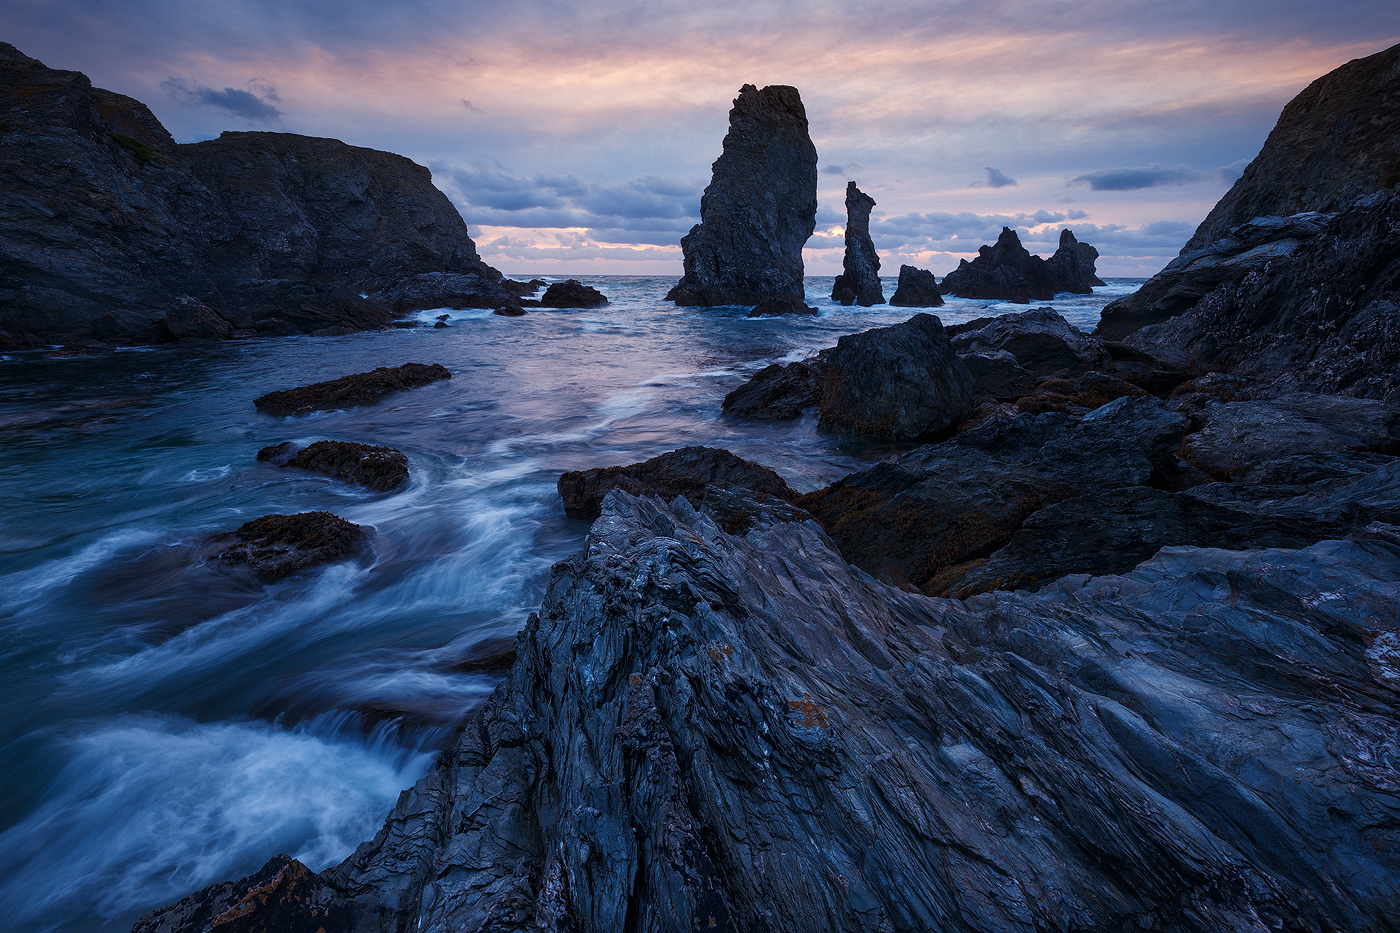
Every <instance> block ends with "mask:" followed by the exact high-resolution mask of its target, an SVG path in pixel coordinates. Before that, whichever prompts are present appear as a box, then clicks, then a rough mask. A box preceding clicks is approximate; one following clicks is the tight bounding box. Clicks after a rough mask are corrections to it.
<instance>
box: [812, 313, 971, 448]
mask: <svg viewBox="0 0 1400 933" xmlns="http://www.w3.org/2000/svg"><path fill="white" fill-rule="evenodd" d="M822 362H823V363H824V368H823V376H822V397H821V402H820V406H819V411H820V415H819V418H818V422H817V423H818V425H819V426H820V427H821V428H824V429H826V430H830V431H838V432H842V433H847V434H855V435H858V436H861V437H870V438H879V439H882V440H892V441H912V440H918V439H921V438H931V437H934V436H937V435H938V434H940V433H942V432H944V431H946V430H948V429H949V428H951V427H953V426H954V425H956V424H957V423H958V422H960V421H962V420H963V419H964V418H966V417H967V416H968V415H969V414H970V413H971V411H972V399H973V395H974V391H975V383H974V382H973V379H972V375H971V374H970V373H969V372H968V371H967V367H966V366H964V365H963V363H962V361H961V360H959V359H958V357H957V355H956V354H955V353H954V351H953V346H952V344H951V343H949V341H948V338H947V336H946V335H945V334H944V333H943V325H942V323H941V322H940V321H939V320H938V318H936V317H934V316H933V315H931V314H916V315H914V316H913V317H912V318H910V319H909V320H907V321H905V322H904V323H903V324H896V325H894V326H893V327H877V328H875V329H873V330H868V331H865V332H864V333H860V334H848V335H846V336H845V337H842V338H841V339H840V340H838V341H837V343H836V346H835V347H834V348H833V349H831V350H828V351H826V353H825V354H823V360H822Z"/></svg>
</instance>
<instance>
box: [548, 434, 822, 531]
mask: <svg viewBox="0 0 1400 933" xmlns="http://www.w3.org/2000/svg"><path fill="white" fill-rule="evenodd" d="M712 484H722V485H725V486H732V487H740V488H744V489H748V490H751V491H752V492H754V493H758V494H761V495H765V496H771V497H773V498H776V499H779V500H784V501H786V500H791V499H793V498H795V497H796V495H797V494H796V493H794V492H793V491H792V490H791V489H789V488H788V484H787V482H786V481H784V480H783V478H782V477H781V476H779V475H778V474H777V473H774V472H773V471H772V470H770V469H768V468H767V467H765V466H761V465H759V464H757V463H753V462H752V461H749V460H745V459H743V458H742V457H736V456H735V455H734V454H732V453H730V452H729V451H727V450H721V449H719V448H716V447H682V448H680V449H679V450H672V451H669V452H667V453H664V454H661V455H660V456H657V457H652V458H651V459H650V460H644V461H642V462H641V463H633V464H630V465H628V466H611V467H595V468H594V469H591V470H572V471H570V472H568V473H564V474H562V475H560V477H559V482H558V487H559V498H560V499H562V500H563V502H564V514H565V515H567V516H569V517H570V518H587V519H592V518H597V517H598V514H599V510H600V509H601V508H602V503H603V498H604V497H605V496H606V495H607V494H608V493H609V492H611V491H612V490H614V489H622V490H625V491H626V492H629V493H631V494H632V495H635V496H660V497H661V498H663V499H665V500H666V501H668V502H669V501H670V500H672V499H674V498H676V497H677V496H684V497H685V498H687V499H689V500H690V501H691V504H693V505H695V506H700V505H701V503H702V500H703V499H704V497H705V495H706V490H707V487H709V486H711V485H712Z"/></svg>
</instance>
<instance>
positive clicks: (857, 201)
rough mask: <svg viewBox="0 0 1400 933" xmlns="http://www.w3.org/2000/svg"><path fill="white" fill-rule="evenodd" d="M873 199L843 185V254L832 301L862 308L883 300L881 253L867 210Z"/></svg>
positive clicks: (853, 184) (850, 184) (849, 185)
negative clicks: (844, 247) (844, 242)
mask: <svg viewBox="0 0 1400 933" xmlns="http://www.w3.org/2000/svg"><path fill="white" fill-rule="evenodd" d="M874 208H875V199H874V198H872V197H871V196H870V195H868V194H866V193H865V192H864V191H861V190H860V189H859V188H857V187H856V183H855V182H853V181H852V182H848V183H847V184H846V254H845V256H844V257H842V260H841V268H842V272H841V274H840V275H838V276H837V277H836V282H835V284H834V285H833V286H832V289H831V300H832V301H839V302H841V303H842V304H843V305H851V304H857V305H860V306H861V307H862V308H868V307H870V306H871V305H882V304H884V303H885V293H884V290H883V289H882V288H881V286H880V256H879V254H877V253H876V252H875V244H874V242H873V241H871V239H870V212H871V211H872V210H873V209H874Z"/></svg>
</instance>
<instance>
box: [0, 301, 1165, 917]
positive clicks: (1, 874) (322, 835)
mask: <svg viewBox="0 0 1400 933" xmlns="http://www.w3.org/2000/svg"><path fill="white" fill-rule="evenodd" d="M583 281H585V282H587V283H588V284H591V285H594V286H595V287H598V288H600V289H601V290H603V291H604V292H605V293H606V294H607V295H608V296H609V298H610V300H611V302H612V303H611V304H610V305H609V306H607V307H605V308H600V309H591V310H578V311H548V310H545V311H539V310H537V311H534V312H532V313H530V314H528V315H526V316H525V317H521V318H504V317H499V316H497V315H494V314H492V313H490V312H489V311H485V312H483V311H454V312H449V313H450V315H451V317H450V326H449V327H446V328H431V327H424V328H419V329H413V330H390V331H385V332H382V333H371V334H354V335H351V336H347V337H337V338H310V337H304V338H282V339H276V340H265V341H250V342H240V343H228V344H222V345H214V346H205V347H187V346H180V347H169V348H161V349H153V350H132V351H122V352H119V353H117V354H115V355H112V356H109V357H104V358H85V359H71V360H47V359H38V358H35V357H34V356H32V355H30V356H25V357H24V358H20V357H18V356H17V357H14V358H7V359H4V360H0V438H3V445H0V495H2V496H3V498H4V501H5V502H7V503H8V504H9V507H8V508H7V509H6V514H5V518H4V521H3V523H0V802H3V806H2V807H0V814H3V816H2V817H0V917H5V918H7V919H8V927H7V928H8V929H16V930H65V931H77V930H125V929H128V928H129V927H130V924H131V923H132V921H133V920H134V919H135V918H136V917H137V916H139V915H140V914H141V913H143V912H144V911H146V910H148V909H150V908H151V907H154V906H157V905H160V904H163V903H166V902H168V901H170V900H173V899H176V898H179V897H181V896H183V895H185V894H187V893H189V892H190V891H192V890H194V889H196V888H198V887H201V886H203V885H205V884H208V883H210V882H213V881H217V880H220V879H224V878H231V877H237V876H239V875H242V874H246V873H247V872H249V871H252V870H253V869H255V868H257V867H258V866H259V865H261V864H262V863H263V862H264V861H265V860H266V859H267V858H269V857H270V856H272V855H273V854H276V853H277V852H287V853H289V854H292V855H295V856H296V857H298V858H300V859H302V860H303V861H305V862H306V863H307V864H308V865H310V866H311V867H312V868H313V869H321V868H325V867H327V866H329V865H332V864H334V863H336V862H337V861H339V860H340V859H342V858H344V857H345V856H346V855H348V854H349V853H350V851H352V850H353V848H354V847H355V845H356V844H358V843H359V842H360V841H361V840H363V839H367V838H369V837H370V836H372V835H373V833H374V832H375V831H376V830H377V828H378V826H379V824H380V822H381V820H382V819H383V817H384V815H385V813H386V812H387V811H388V809H389V808H390V807H391V806H392V805H393V802H394V800H395V798H396V797H397V794H398V792H399V791H400V790H401V789H403V788H405V787H407V786H409V785H410V784H412V783H413V781H414V780H416V779H417V778H418V777H419V776H421V775H422V774H423V773H424V772H425V771H426V770H427V768H428V766H429V765H430V763H431V760H432V756H433V754H434V753H435V752H436V751H437V749H439V748H440V747H442V745H443V744H445V743H446V742H447V741H448V740H449V739H450V737H451V733H452V729H453V727H454V725H455V724H456V723H458V722H460V720H461V718H462V716H463V714H464V713H465V712H467V711H469V710H470V709H472V708H473V707H475V706H476V705H478V704H480V703H481V702H482V701H483V700H484V698H485V697H486V696H487V694H489V692H490V691H491V689H492V688H493V686H494V684H495V682H496V678H494V677H490V676H486V675H482V674H466V673H460V672H457V671H454V666H455V665H457V664H458V663H459V662H460V661H461V660H462V659H464V658H466V657H469V656H471V654H472V651H473V648H474V647H476V646H479V645H481V644H482V643H484V642H488V641H490V640H492V639H500V638H503V637H509V636H510V635H511V634H512V633H514V632H515V631H516V630H517V629H518V628H519V627H520V625H521V624H522V622H523V621H524V619H525V617H526V616H527V615H528V613H529V612H530V611H531V609H533V608H534V607H535V606H536V605H537V604H538V603H539V600H540V598H541V596H542V594H543V592H544V588H545V585H546V584H547V582H548V575H549V568H550V566H551V565H552V564H553V563H554V562H555V561H558V560H560V559H563V558H564V557H567V556H568V555H569V554H571V553H572V552H573V551H575V550H576V549H577V548H578V547H579V545H580V544H581V542H582V539H583V536H584V534H585V532H586V531H587V525H586V524H585V523H583V522H576V521H571V520H569V519H566V518H565V517H564V515H563V510H562V507H561V506H560V504H559V501H558V497H557V495H556V493H555V488H554V484H555V480H556V479H557V477H558V475H559V473H560V472H562V471H564V470H571V469H580V468H584V467H591V466H604V465H609V464H615V463H631V462H634V461H637V460H641V459H645V458H647V457H650V456H654V455H655V454H658V453H661V452H663V451H666V450H671V449H674V448H676V447H680V446H683V445H686V444H708V445H713V446H720V447H726V448H728V449H730V450H732V451H734V452H735V453H737V454H739V455H740V456H742V457H746V458H749V459H752V460H756V461H759V462H761V463H764V464H767V465H769V466H771V467H773V468H774V469H776V470H777V471H778V472H779V473H782V474H783V475H784V477H785V478H786V479H787V480H788V482H789V484H791V485H792V486H793V487H794V488H796V489H799V490H809V489H815V488H818V487H820V486H822V485H825V484H826V483H828V482H831V481H832V480H834V479H836V478H838V477H839V476H842V475H844V474H846V473H848V472H850V471H852V470H855V469H859V468H861V467H862V466H864V465H865V464H867V463H869V462H871V461H873V460H877V459H879V458H881V457H884V456H888V455H889V454H890V453H892V452H894V451H895V448H890V447H884V446H880V445H861V444H849V443H842V442H839V441H838V440H836V439H833V438H830V437H827V436H824V435H821V434H818V433H817V431H816V427H815V422H814V420H813V419H812V418H807V419H804V420H802V421H800V422H794V423H789V424H779V425H771V424H768V425H746V424H743V423H740V422H731V421H728V420H726V419H724V418H722V417H721V416H720V401H721V399H723V397H724V395H725V393H726V392H728V391H729V390H731V389H733V388H734V387H735V386H737V385H738V384H740V383H741V382H742V381H743V380H744V379H745V378H746V377H747V376H748V375H750V374H751V373H753V372H754V371H756V370H757V369H759V368H761V367H762V366H765V365H767V364H768V363H771V362H774V361H777V360H782V361H787V360H796V359H802V358H804V357H806V356H809V355H811V354H812V353H814V352H816V351H817V350H819V349H822V348H823V347H827V346H831V345H832V344H834V343H835V342H836V339H837V338H838V337H839V336H841V335H842V334H847V333H853V332H856V331H861V330H865V329H866V328H869V327H878V326H885V325H889V324H893V323H897V322H899V321H903V320H906V319H907V318H908V317H910V316H911V315H912V314H914V313H916V309H904V308H890V307H889V306H880V307H877V308H870V309H864V308H842V307H840V306H839V305H833V304H832V303H831V302H830V301H828V300H826V299H825V295H826V294H829V293H830V289H831V281H832V280H831V278H830V277H825V278H822V277H812V278H810V279H809V280H808V292H809V297H808V302H809V303H810V304H813V305H815V306H817V307H818V308H820V309H821V313H820V314H819V315H817V316H816V317H810V318H809V317H802V318H796V317H789V318H781V319H773V318H765V319H757V320H749V319H747V318H745V317H744V314H745V311H746V309H741V308H727V309H709V310H703V311H701V310H695V309H678V308H675V307H674V306H672V305H669V304H667V303H665V302H663V301H661V300H660V299H661V296H663V295H664V294H665V292H666V290H667V289H668V288H669V287H670V286H671V285H672V284H674V279H673V278H657V277H633V276H595V277H586V278H584V279H583ZM1141 281H1142V280H1140V279H1116V280H1111V281H1110V282H1109V285H1108V287H1106V288H1102V289H1099V290H1097V293H1096V294H1095V295H1093V296H1087V297H1080V296H1068V295H1066V296H1062V298H1061V299H1060V300H1057V301H1055V302H1053V303H1052V304H1053V305H1054V306H1055V307H1056V308H1057V309H1059V310H1060V311H1061V312H1062V313H1063V314H1064V315H1065V316H1066V317H1067V318H1068V319H1069V320H1070V321H1071V322H1072V323H1074V324H1076V325H1078V326H1080V327H1082V328H1084V329H1089V328H1092V326H1093V325H1094V324H1095V323H1096V322H1097V320H1098V313H1099V309H1100V308H1101V307H1102V306H1103V305H1104V304H1106V303H1107V302H1108V301H1109V300H1111V299H1112V298H1114V297H1117V296H1119V295H1123V294H1128V293H1130V292H1132V291H1133V290H1134V289H1136V288H1137V286H1138V285H1139V284H1140V283H1141ZM893 290H894V280H893V279H888V280H886V286H885V293H886V294H887V295H888V294H890V293H892V292H893ZM1019 310H1025V306H1024V305H1022V306H1017V305H1010V304H1003V303H996V302H981V301H966V300H962V299H950V300H949V303H948V304H947V305H946V306H945V307H943V308H941V309H937V311H936V312H934V313H937V314H938V315H939V316H940V317H941V318H942V319H943V321H944V323H945V324H953V323H958V322H960V321H966V320H970V319H972V318H975V317H982V316H986V315H989V314H1000V313H1004V312H1007V311H1019ZM439 313H442V312H437V311H425V312H421V313H420V314H418V315H416V316H417V318H418V319H419V320H421V321H423V322H425V323H431V322H432V321H433V320H434V318H436V317H437V315H438V314H439ZM410 360H417V361H421V362H437V363H442V364H444V365H446V366H447V367H448V368H449V369H451V370H452V372H453V374H454V375H453V378H452V379H451V380H450V381H447V382H439V383H435V384H433V385H431V386H428V387H425V388H421V389H416V390H413V391H410V392H404V393H400V394H397V395H394V396H391V397H390V398H389V399H387V400H385V401H384V402H382V403H381V404H379V405H376V406H372V407H367V408H357V409H351V410H347V411H338V412H321V413H316V414H312V415H307V416H303V417H299V418H292V419H284V418H273V417H270V416H267V415H263V414H260V413H258V412H256V411H255V410H254V408H253V404H252V401H253V399H254V398H255V397H257V396H259V395H261V394H263V393H264V392H268V391H271V390H273V389H279V388H287V387H290V386H294V385H304V384H306V383H310V382H316V381H319V380H322V379H330V378H334V377H336V376H341V375H344V374H346V373H350V372H362V371H364V370H368V369H372V368H374V367H376V366H385V365H397V364H399V363H403V362H407V361H410ZM321 438H335V439H341V440H356V441H364V442H369V443H376V444H387V445H389V446H391V447H396V448H398V449H400V450H402V451H404V452H405V453H406V454H408V457H409V464H410V469H411V471H412V477H411V479H410V481H409V482H408V483H407V484H406V485H405V486H404V487H403V488H401V489H399V490H397V491H395V492H392V493H387V494H385V493H368V492H364V491H361V490H357V489H356V488H354V487H350V486H347V485H344V484H342V483H339V482H336V481H333V480H330V479H328V478H325V477H321V476H318V475H316V474H312V473H306V472H303V471H299V470H292V469H279V468H276V467H273V466H270V465H268V464H262V463H257V462H256V461H255V459H254V455H255V454H256V452H257V450H258V449H259V448H260V447H262V446H264V445H266V444H271V443H276V442H279V441H284V440H293V441H297V442H298V443H308V442H310V441H313V440H317V439H321ZM310 509H326V510H328V511H332V512H335V513H336V514H338V515H342V516H344V517H346V518H348V519H350V520H351V521H354V522H358V523H360V524H362V525H368V526H372V527H373V531H374V534H373V539H372V547H371V548H370V549H369V550H368V551H367V552H366V553H365V554H363V555H362V556H361V557H360V558H359V559H357V560H354V561H350V562H347V563H343V564H339V565H334V566H330V567H327V568H323V569H320V570H317V571H312V572H309V573H304V574H300V575H296V576H294V577H291V578H288V579H286V580H284V581H282V582H279V583H276V584H272V585H262V584H258V583H255V582H253V581H251V580H249V579H247V578H246V577H244V576H242V575H240V574H238V573H235V572H230V571H227V570H224V569H221V568H219V567H217V566H211V565H208V564H206V563H204V562H203V560H202V559H201V556H200V555H201V552H200V551H199V548H198V545H199V543H200V541H201V540H202V539H203V538H205V537H207V536H208V535H210V534H212V533H215V532H219V531H227V530H230V529H232V528H234V527H237V526H238V525H239V524H240V523H242V522H244V521H247V520H248V519H251V518H255V517H257V516H259V515H263V514H266V513H269V512H297V511H306V510H310Z"/></svg>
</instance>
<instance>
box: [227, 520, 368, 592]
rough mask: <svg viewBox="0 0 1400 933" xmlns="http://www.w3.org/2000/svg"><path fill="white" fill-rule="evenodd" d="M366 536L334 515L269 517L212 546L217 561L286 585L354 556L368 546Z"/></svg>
mask: <svg viewBox="0 0 1400 933" xmlns="http://www.w3.org/2000/svg"><path fill="white" fill-rule="evenodd" d="M366 537H367V536H366V535H365V530H364V529H363V528H361V527H360V526H359V525H356V524H354V523H353V522H348V521H346V520H345V519H343V518H341V517H340V516H338V515H332V514H331V513H330V512H301V513H298V514H296V515H280V514H279V515H264V516H263V517H262V518H255V519H253V520H252V521H250V522H244V523H243V524H242V525H239V526H238V528H237V529H235V530H234V531H233V532H231V533H229V534H225V535H216V536H215V537H213V538H211V539H210V544H212V545H215V546H218V547H219V548H221V550H220V551H219V552H218V554H217V555H216V559H217V560H221V561H223V562H224V563H228V564H244V565H247V566H248V567H251V568H252V569H253V571H254V572H255V573H256V574H257V575H258V576H259V577H261V578H262V579H264V580H268V581H272V580H280V579H281V578H283V577H285V576H287V575H288V574H291V573H295V572H296V571H298V570H303V569H305V568H307V567H315V566H317V565H319V564H327V563H330V562H331V561H337V560H341V559H342V558H345V557H348V556H350V554H351V553H352V552H354V551H355V550H356V549H358V548H359V546H360V545H361V544H363V543H364V542H365V540H366Z"/></svg>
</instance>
